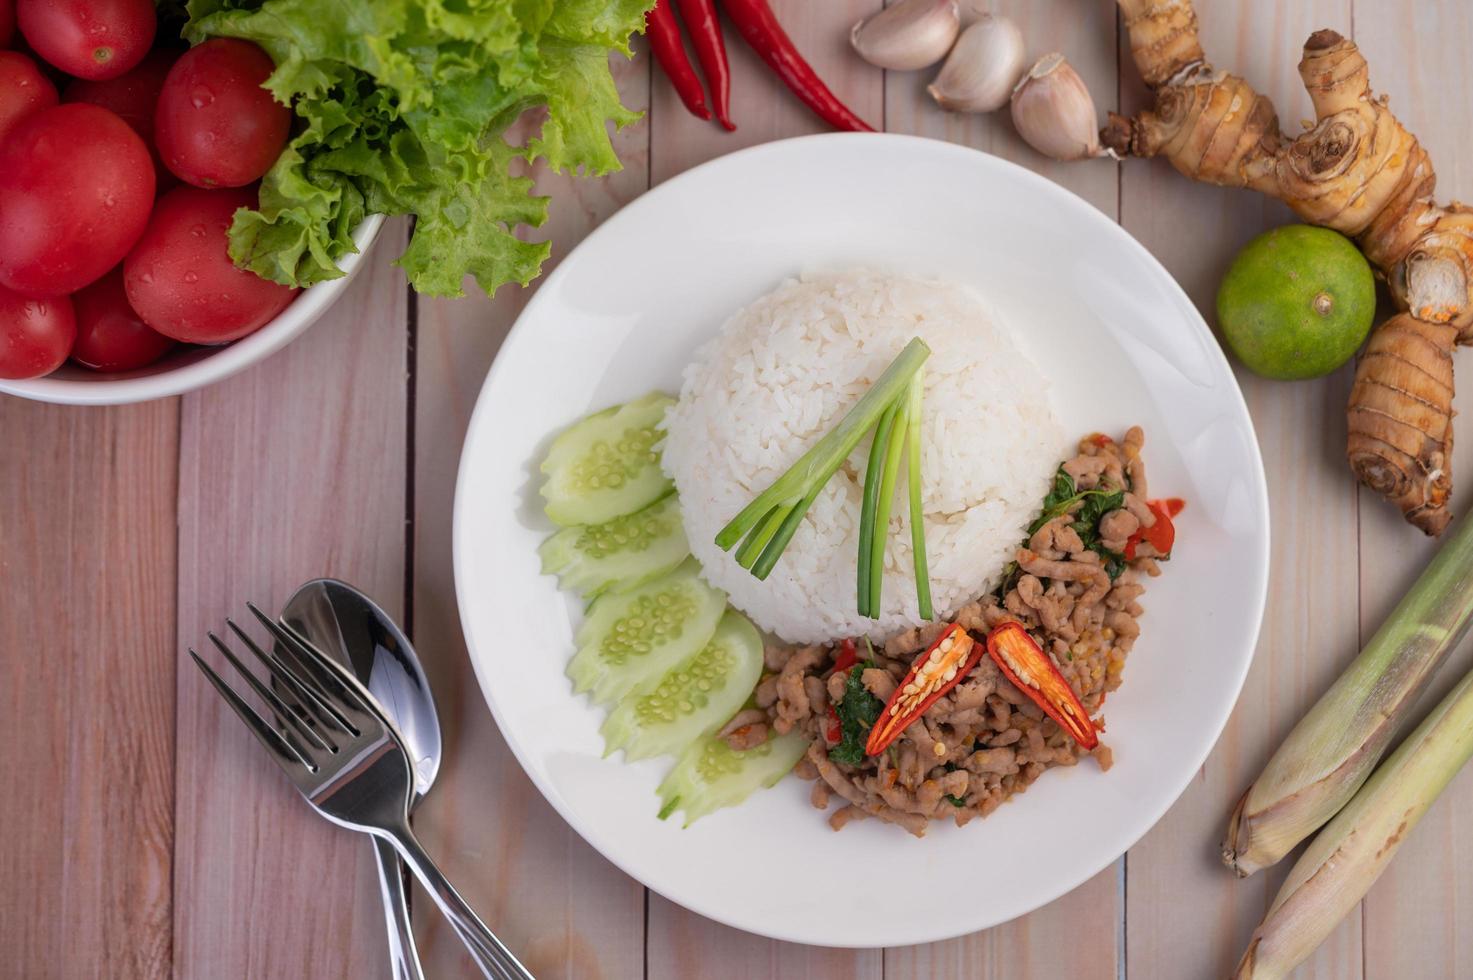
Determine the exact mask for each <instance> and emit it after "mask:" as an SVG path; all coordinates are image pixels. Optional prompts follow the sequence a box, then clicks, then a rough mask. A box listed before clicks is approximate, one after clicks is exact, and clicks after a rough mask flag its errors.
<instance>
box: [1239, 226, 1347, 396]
mask: <svg viewBox="0 0 1473 980" xmlns="http://www.w3.org/2000/svg"><path fill="white" fill-rule="evenodd" d="M1375 314H1376V283H1375V280H1374V279H1373V278H1372V276H1371V266H1370V263H1368V262H1367V261H1366V259H1365V256H1363V255H1361V254H1360V251H1359V250H1358V249H1357V248H1356V247H1355V245H1354V244H1353V243H1352V242H1351V241H1350V239H1348V238H1346V237H1345V236H1344V235H1342V234H1340V233H1339V232H1335V231H1331V230H1329V229H1328V228H1315V227H1313V226H1311V225H1287V226H1285V227H1283V228H1275V229H1274V230H1273V231H1270V232H1265V233H1264V234H1262V235H1259V236H1258V237H1257V238H1255V239H1253V241H1251V242H1249V243H1248V244H1247V245H1245V246H1243V250H1242V251H1241V252H1239V253H1238V256H1237V258H1235V259H1233V264H1232V265H1231V266H1229V267H1228V271H1227V275H1226V276H1224V277H1223V279H1222V286H1221V287H1219V288H1218V290H1217V322H1218V325H1219V326H1220V327H1221V328H1222V335H1223V337H1224V338H1225V339H1226V340H1227V343H1228V346H1229V347H1231V348H1232V349H1233V353H1235V354H1237V355H1238V359H1239V360H1241V361H1242V362H1243V363H1244V364H1245V365H1246V366H1247V367H1248V369H1249V370H1251V371H1253V372H1254V373H1255V374H1261V375H1263V376H1264V377H1265V378H1277V379H1279V380H1281V381H1292V380H1296V379H1299V378H1318V377H1321V376H1323V375H1326V374H1329V373H1330V372H1331V371H1333V370H1335V369H1336V368H1337V367H1339V366H1340V365H1342V364H1344V363H1345V362H1346V361H1348V360H1350V359H1351V358H1352V357H1353V356H1355V352H1356V351H1357V350H1359V349H1360V345H1361V344H1362V343H1363V342H1364V341H1365V339H1366V334H1367V333H1369V332H1370V329H1371V320H1372V319H1373V318H1374V316H1375Z"/></svg>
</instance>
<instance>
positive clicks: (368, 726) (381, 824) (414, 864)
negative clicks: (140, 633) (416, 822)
mask: <svg viewBox="0 0 1473 980" xmlns="http://www.w3.org/2000/svg"><path fill="white" fill-rule="evenodd" d="M246 607H247V608H248V609H249V610H250V611H251V614H252V615H253V616H255V617H256V619H257V620H259V621H260V623H261V625H262V626H264V627H265V628H266V630H267V631H268V632H270V634H271V636H272V638H273V639H274V640H276V648H275V651H274V652H271V653H268V652H267V651H266V650H264V649H263V648H262V647H261V646H260V645H258V644H257V643H256V642H255V641H253V640H252V639H251V638H250V636H249V635H247V634H246V632H245V631H244V630H242V629H241V628H240V627H239V626H237V625H236V624H235V623H234V622H233V621H231V620H228V619H227V620H226V621H225V622H226V625H227V626H229V627H230V631H231V632H232V633H234V634H235V636H236V638H237V639H239V640H240V642H241V643H243V644H245V646H246V648H247V649H248V650H250V651H251V653H252V654H254V655H255V657H256V659H257V660H259V661H260V662H261V664H262V665H263V666H264V667H265V668H266V671H267V672H268V673H269V674H270V676H271V677H272V678H273V679H274V680H275V681H276V686H275V689H273V686H272V685H268V684H266V683H264V682H263V681H261V680H260V679H259V678H258V677H257V676H256V675H255V674H254V673H252V672H251V671H250V670H248V669H246V666H245V665H244V664H242V663H241V662H240V660H239V659H238V658H237V657H236V656H235V654H234V653H232V652H231V651H230V648H229V647H228V646H227V645H226V644H225V642H224V641H223V640H221V639H220V638H219V637H218V636H216V635H215V634H214V633H210V634H209V637H210V642H212V643H213V644H214V645H215V647H216V648H217V649H218V650H219V651H220V653H221V655H222V656H224V657H225V659H226V660H228V661H229V662H230V665H231V666H232V667H234V668H235V670H236V671H237V672H239V674H240V675H241V677H242V678H243V679H244V680H245V682H246V684H247V685H248V686H249V687H250V689H251V690H252V691H254V692H255V694H256V696H257V697H259V698H260V699H261V700H262V701H264V702H265V703H266V704H267V705H268V706H269V707H270V709H271V712H272V713H273V715H274V716H275V718H276V722H275V723H272V722H270V721H267V720H266V718H264V717H262V715H261V714H260V713H258V712H257V711H256V709H254V708H252V707H251V706H250V704H249V703H247V702H246V701H245V699H244V698H242V697H241V696H240V694H239V693H237V692H236V691H235V690H234V689H233V688H232V687H231V686H230V685H229V684H226V683H225V681H224V680H222V679H221V678H220V675H218V674H217V673H215V671H213V670H212V669H210V667H209V665H208V664H206V663H205V662H204V660H202V659H201V658H200V656H199V654H197V653H195V652H194V650H190V651H189V655H190V656H191V657H193V658H194V662H195V663H196V664H197V665H199V668H200V670H202V671H204V674H205V676H206V677H207V678H209V681H210V683H211V684H213V685H214V686H215V690H217V691H219V692H220V696H221V697H223V698H224V699H225V701H226V703H228V704H229V705H230V707H231V708H233V709H235V713H236V714H237V715H239V716H240V719H241V721H243V722H245V724H246V727H247V728H249V729H250V730H251V733H252V734H254V735H255V736H256V738H257V739H258V740H259V741H260V743H261V745H262V746H264V747H265V749H266V751H267V754H269V755H270V756H271V758H273V759H275V760H276V763H277V765H279V766H281V769H282V771H283V772H285V773H286V774H287V776H289V777H290V778H291V780H292V782H293V783H294V784H295V785H296V787H297V790H298V791H299V792H300V793H301V794H302V796H303V797H304V798H305V799H306V800H307V802H308V803H310V804H311V805H312V807H313V809H315V810H316V811H317V812H318V813H320V814H322V815H323V816H324V817H326V818H327V819H329V820H331V821H332V822H333V823H335V824H338V825H339V826H342V827H347V828H348V829H349V830H357V831H361V832H363V833H367V834H373V835H374V836H375V837H379V838H382V839H383V840H386V841H388V842H389V843H390V844H392V845H393V846H394V848H395V849H396V850H397V851H398V852H399V853H400V855H401V856H403V858H404V862H405V863H406V864H408V865H409V867H410V869H411V870H412V871H413V872H414V874H415V877H417V878H419V880H420V882H421V883H422V884H423V885H424V886H425V888H426V890H428V892H429V893H430V896H431V897H432V898H433V899H434V900H435V904H436V905H438V906H439V907H440V911H441V912H443V913H444V914H445V917H446V918H447V919H448V920H449V921H450V924H451V926H452V927H453V928H454V929H455V933H456V935H458V936H459V937H460V940H461V942H463V943H465V945H466V948H467V949H469V950H470V953H471V956H472V957H473V958H474V959H475V961H476V965H477V966H479V967H480V968H481V972H482V973H484V974H485V975H486V976H488V977H491V978H492V980H534V978H533V977H532V974H531V973H530V972H528V970H527V969H526V967H524V966H522V964H521V963H519V962H518V961H517V958H516V957H515V956H513V955H512V954H511V951H510V950H508V949H507V948H506V946H505V945H503V944H502V942H501V940H499V939H497V938H496V936H495V935H493V934H492V932H491V930H490V929H487V928H486V925H485V923H483V922H482V921H481V920H480V918H479V917H478V916H477V915H476V913H475V912H474V911H472V909H471V907H470V906H469V905H468V904H466V901H465V899H463V898H461V896H460V893H459V892H457V891H456V890H455V888H454V887H453V886H452V885H451V884H450V882H449V881H448V880H447V879H446V878H445V876H444V874H442V873H441V872H440V869H439V868H438V867H436V866H435V862H434V861H433V860H431V859H430V857H429V855H428V854H426V853H425V851H424V848H423V847H421V846H420V843H419V841H418V840H416V839H415V836H414V833H413V831H411V830H410V829H409V800H410V795H411V793H412V792H413V789H414V778H413V773H412V771H411V769H410V760H409V754H408V753H407V752H405V750H404V746H403V743H402V742H401V741H400V738H399V735H398V733H397V732H395V731H394V728H393V726H392V725H391V724H390V723H389V722H388V720H387V719H386V718H385V717H384V715H383V712H382V711H381V709H380V708H379V707H378V705H377V703H376V702H375V701H374V700H373V696H372V695H371V694H369V693H368V691H367V690H365V689H364V688H363V687H362V686H361V685H360V684H359V683H358V681H357V679H356V678H354V677H353V676H352V675H351V674H349V673H348V672H347V670H346V669H345V668H343V667H341V666H340V665H338V664H336V663H334V662H333V661H332V660H331V658H329V657H327V656H325V655H324V654H323V653H322V652H321V651H320V650H318V649H317V648H316V647H314V646H313V645H312V644H311V643H310V642H308V641H307V639H306V638H305V637H303V636H302V635H301V634H299V633H297V632H296V631H295V630H293V629H292V628H291V627H290V626H287V625H286V624H284V623H280V622H277V621H276V620H274V619H271V618H270V617H268V616H266V615H265V614H264V613H262V612H261V610H259V609H257V608H256V607H255V606H254V605H253V604H251V603H246Z"/></svg>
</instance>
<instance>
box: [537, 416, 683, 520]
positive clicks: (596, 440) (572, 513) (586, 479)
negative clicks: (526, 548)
mask: <svg viewBox="0 0 1473 980" xmlns="http://www.w3.org/2000/svg"><path fill="white" fill-rule="evenodd" d="M673 404H675V401H674V399H672V398H671V397H670V396H669V395H663V394H661V393H660V392H658V391H656V392H651V393H650V394H648V395H645V396H644V397H643V398H638V399H635V400H634V401H632V402H628V403H626V404H623V405H615V406H614V407H613V408H607V409H604V410H603V411H602V412H596V413H594V414H593V415H590V416H588V417H587V418H585V419H584V420H583V421H581V422H578V423H577V424H575V425H574V426H573V427H572V428H570V429H568V430H567V431H566V432H564V433H563V434H562V435H560V436H558V437H557V438H556V439H554V440H553V443H552V448H551V449H549V450H548V451H547V459H545V460H543V461H542V472H543V473H544V474H546V476H547V480H546V482H544V483H543V484H542V496H543V498H544V500H545V501H546V504H545V508H544V509H545V510H546V511H547V516H548V517H550V518H552V520H553V521H555V522H556V523H558V524H563V525H568V524H602V523H603V522H604V521H608V520H612V519H613V518H615V517H621V516H623V515H624V514H632V513H634V512H635V511H637V510H641V509H643V508H644V507H647V506H648V505H650V504H652V503H654V502H655V501H656V500H658V499H659V498H660V497H663V496H664V495H665V494H666V493H669V492H670V487H671V484H670V479H669V478H668V477H667V476H665V473H664V471H663V470H661V469H660V453H659V450H658V448H657V447H658V446H659V444H660V441H661V440H663V439H664V438H665V433H664V432H662V431H661V430H660V429H658V428H656V426H658V425H659V424H660V422H661V421H662V420H663V419H664V418H665V410H666V409H667V408H669V407H670V406H671V405H673Z"/></svg>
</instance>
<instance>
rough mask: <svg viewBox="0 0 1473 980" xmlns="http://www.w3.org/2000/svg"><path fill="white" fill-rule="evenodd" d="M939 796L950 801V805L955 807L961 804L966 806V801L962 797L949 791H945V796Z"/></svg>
mask: <svg viewBox="0 0 1473 980" xmlns="http://www.w3.org/2000/svg"><path fill="white" fill-rule="evenodd" d="M941 798H942V799H943V800H945V801H946V802H947V803H950V804H951V805H952V806H955V807H963V806H966V805H967V801H966V800H964V799H962V798H961V797H960V796H955V795H953V794H951V793H947V794H946V795H945V796H943V797H941Z"/></svg>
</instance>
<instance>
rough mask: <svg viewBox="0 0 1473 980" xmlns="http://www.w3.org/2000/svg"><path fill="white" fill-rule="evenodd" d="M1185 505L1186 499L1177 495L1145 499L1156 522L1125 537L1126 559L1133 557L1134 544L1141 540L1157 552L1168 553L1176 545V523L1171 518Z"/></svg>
mask: <svg viewBox="0 0 1473 980" xmlns="http://www.w3.org/2000/svg"><path fill="white" fill-rule="evenodd" d="M1186 505H1187V504H1186V501H1184V500H1182V499H1181V498H1179V497H1168V498H1167V499H1165V500H1148V501H1146V506H1147V507H1149V508H1151V513H1153V514H1155V515H1156V523H1155V524H1152V525H1151V526H1150V527H1139V528H1136V531H1135V533H1134V534H1132V535H1131V536H1130V537H1129V538H1128V539H1126V542H1125V559H1126V561H1130V560H1131V559H1133V558H1135V549H1136V545H1138V544H1140V543H1141V542H1142V541H1144V542H1146V544H1148V545H1150V546H1151V547H1152V548H1155V549H1156V552H1157V553H1158V554H1160V555H1163V556H1165V555H1170V554H1171V549H1172V548H1173V547H1174V546H1175V545H1176V524H1175V523H1173V521H1172V520H1171V519H1172V518H1173V517H1175V516H1176V515H1177V514H1180V513H1181V512H1182V510H1183V508H1185V507H1186Z"/></svg>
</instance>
